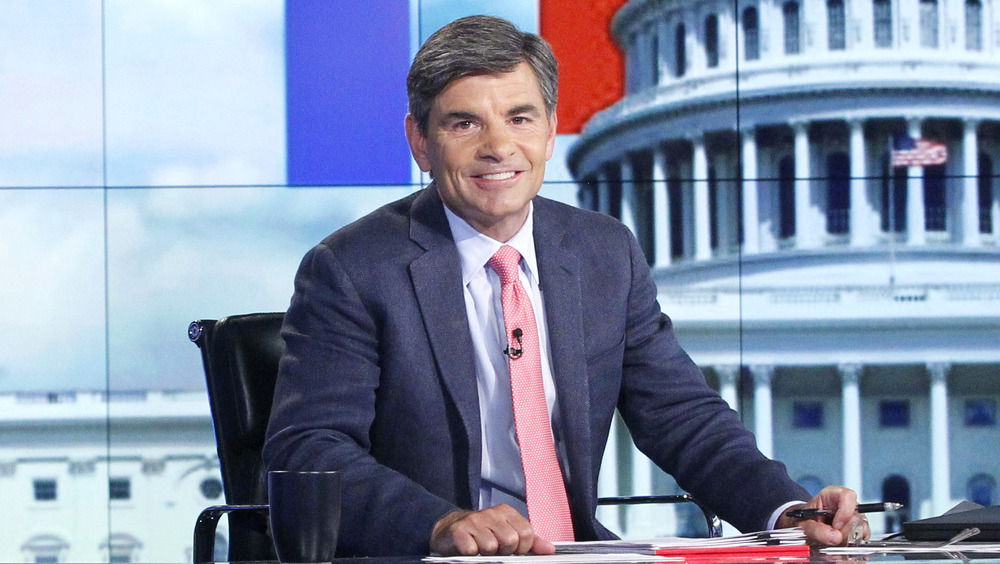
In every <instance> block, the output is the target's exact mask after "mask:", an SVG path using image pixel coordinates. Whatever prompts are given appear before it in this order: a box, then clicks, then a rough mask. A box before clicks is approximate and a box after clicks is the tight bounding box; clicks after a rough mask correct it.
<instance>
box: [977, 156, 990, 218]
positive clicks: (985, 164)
mask: <svg viewBox="0 0 1000 564" xmlns="http://www.w3.org/2000/svg"><path fill="white" fill-rule="evenodd" d="M978 181H979V232H980V233H993V216H992V215H991V214H990V206H991V205H992V200H993V159H991V158H990V156H989V155H987V154H986V153H979V176H978Z"/></svg>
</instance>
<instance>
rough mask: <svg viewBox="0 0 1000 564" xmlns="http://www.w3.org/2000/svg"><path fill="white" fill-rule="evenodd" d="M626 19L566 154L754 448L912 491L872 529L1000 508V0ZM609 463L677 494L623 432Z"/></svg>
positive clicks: (827, 477) (878, 2) (610, 485)
mask: <svg viewBox="0 0 1000 564" xmlns="http://www.w3.org/2000/svg"><path fill="white" fill-rule="evenodd" d="M612 33H613V35H614V37H615V39H616V41H617V42H618V44H619V45H620V46H621V49H622V51H623V53H624V57H625V96H624V98H622V99H621V100H620V101H618V102H617V103H615V104H614V105H612V106H611V107H609V108H607V109H605V110H603V111H601V112H599V113H597V114H596V115H595V116H594V117H593V118H591V120H590V121H589V122H588V123H587V124H586V125H585V127H584V129H583V132H582V134H581V135H580V136H579V137H578V139H577V140H576V142H575V143H574V145H573V146H572V147H571V148H570V150H569V154H568V166H569V169H570V171H571V173H572V174H573V177H574V178H575V179H576V181H577V182H578V184H579V186H580V202H581V206H582V207H586V208H589V209H593V210H598V211H601V212H603V213H607V214H610V215H613V216H615V217H617V218H619V219H621V221H623V222H624V223H625V224H626V225H628V226H630V227H631V228H632V231H633V233H635V234H636V236H637V238H638V239H639V241H640V244H641V245H642V247H643V249H644V251H645V253H646V256H647V258H648V260H649V262H650V264H651V265H652V266H653V267H654V276H655V278H656V281H657V284H658V286H659V299H660V304H661V307H662V308H663V311H664V312H665V313H667V314H668V315H669V316H671V318H672V320H673V322H674V324H675V330H676V332H677V335H678V338H679V339H680V342H681V344H682V345H683V346H684V347H685V348H686V350H687V351H688V352H689V353H690V354H691V356H692V358H693V359H694V360H695V362H697V363H698V364H699V366H701V367H702V369H703V371H704V372H705V374H706V377H707V378H708V379H709V382H710V383H712V384H713V385H715V386H716V387H717V388H718V389H719V390H720V392H721V394H722V396H723V397H724V398H725V399H726V400H727V401H728V402H729V403H730V405H731V406H733V407H734V408H735V409H737V410H738V411H739V412H740V413H741V415H742V417H743V420H744V422H745V423H746V424H747V426H748V427H749V428H750V429H752V430H753V431H754V432H755V433H756V436H757V440H758V444H759V446H760V448H761V450H762V451H763V452H764V453H765V454H767V455H769V456H773V457H774V458H777V459H779V460H782V461H784V462H786V464H787V465H788V468H789V472H790V474H791V475H792V477H793V478H794V479H796V480H797V481H799V482H800V483H801V484H803V485H804V486H805V487H806V488H807V489H809V490H810V491H816V490H818V489H819V487H821V486H822V485H825V484H830V483H834V484H837V483H839V484H844V485H847V486H849V487H851V488H854V489H856V490H857V491H858V492H859V494H860V497H861V498H862V500H863V501H875V500H886V501H899V502H902V503H904V504H906V509H905V510H903V511H902V512H901V514H894V515H890V514H886V515H885V516H884V517H883V516H872V517H871V522H872V528H873V531H874V532H881V531H888V530H895V529H897V528H898V527H899V523H900V522H901V521H903V520H907V519H911V518H921V517H929V516H932V515H938V514H940V513H942V512H944V511H946V510H947V509H949V508H950V507H952V506H953V505H954V504H956V503H958V502H959V501H961V500H963V499H968V500H971V501H975V502H978V503H981V504H998V503H1000V491H998V489H997V478H998V477H1000V458H998V457H997V456H996V445H997V444H1000V433H998V431H997V403H998V398H1000V178H998V177H997V175H998V170H1000V10H998V9H997V6H995V5H994V4H993V3H992V2H991V0H787V1H786V0H759V1H753V0H751V1H747V0H740V2H727V1H712V0H705V1H693V0H633V1H630V2H628V3H627V4H626V5H625V6H624V7H623V8H621V10H620V11H618V13H617V14H616V15H615V17H614V19H613V22H612ZM897 139H902V140H903V143H902V144H894V143H895V140H897ZM894 148H896V149H905V148H910V149H913V150H914V151H916V152H913V151H911V152H910V153H900V154H899V156H900V157H904V156H909V157H911V159H915V160H910V161H896V162H893V159H892V150H893V149H894ZM924 148H930V149H932V150H929V151H921V149H924ZM899 164H902V165H904V166H896V165H899ZM906 164H913V165H914V166H905V165H906ZM617 432H618V433H619V434H620V435H624V434H625V431H624V430H623V429H621V428H619V429H618V431H617ZM605 464H606V469H607V468H608V467H609V466H610V467H613V468H618V469H619V472H623V473H627V474H629V475H630V477H631V488H632V492H633V493H650V492H653V493H670V491H671V485H670V484H669V483H668V482H667V481H666V480H665V479H664V478H663V477H662V476H660V475H659V473H658V471H654V470H653V469H651V467H650V464H649V463H648V461H646V460H645V459H644V458H643V457H642V456H641V455H639V454H638V453H636V452H634V451H633V450H632V449H630V448H629V447H628V443H627V442H626V441H625V440H623V439H622V437H619V440H618V442H617V444H615V443H614V442H612V444H611V445H610V446H609V452H608V453H607V454H606V457H605ZM603 476H604V477H606V479H607V481H606V482H603V483H602V487H603V488H604V491H612V490H613V489H614V488H615V486H617V485H619V484H621V483H622V481H621V479H620V477H615V472H613V471H606V472H604V473H603ZM673 487H674V488H676V486H673ZM626 493H627V492H626ZM602 510H606V509H603V508H602ZM606 511H610V510H606ZM639 513H641V511H640V512H636V514H635V515H634V517H635V518H633V516H626V515H623V514H619V515H617V516H615V515H612V520H614V518H615V517H617V518H618V519H619V524H620V525H621V526H622V527H623V528H625V529H634V528H635V527H636V526H641V523H642V522H644V521H646V519H643V518H642V517H641V516H640V515H639ZM612 524H614V523H612ZM650 532H654V533H655V531H650Z"/></svg>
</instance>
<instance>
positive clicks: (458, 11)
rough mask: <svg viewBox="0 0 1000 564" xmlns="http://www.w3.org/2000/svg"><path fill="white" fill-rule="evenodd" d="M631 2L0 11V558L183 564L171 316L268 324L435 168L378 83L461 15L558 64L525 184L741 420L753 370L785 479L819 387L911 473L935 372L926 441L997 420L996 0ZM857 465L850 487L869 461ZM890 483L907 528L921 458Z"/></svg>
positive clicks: (803, 465) (873, 489)
mask: <svg viewBox="0 0 1000 564" xmlns="http://www.w3.org/2000/svg"><path fill="white" fill-rule="evenodd" d="M654 4H659V3H654V2H642V1H631V2H624V1H623V0H593V1H584V0H511V1H505V2H495V1H489V0H409V1H407V0H384V1H378V2H340V1H332V0H326V1H325V0H285V1H280V0H260V1H255V2H245V1H242V0H222V1H213V2H205V1H201V0H178V1H169V2H168V1H159V0H138V1H135V0H72V1H64V0H33V1H32V2H23V1H20V0H0V326H2V327H4V328H5V331H4V338H3V346H2V347H0V404H2V405H3V406H5V407H0V436H3V437H4V439H3V440H0V495H2V496H3V499H4V500H5V506H6V507H7V508H8V509H7V510H5V511H4V513H3V514H0V528H2V529H3V530H5V531H14V532H15V534H13V535H4V537H3V540H0V560H10V561H14V560H18V561H20V560H24V561H49V562H53V561H110V560H112V559H114V560H116V561H159V562H183V561H189V560H190V558H191V552H190V551H191V545H190V543H191V541H190V538H191V534H190V532H191V527H192V526H193V523H194V517H195V516H196V515H197V512H198V511H199V510H200V509H201V508H202V507H204V506H207V505H211V504H213V503H220V502H221V501H222V499H221V482H220V481H219V473H218V461H217V459H215V458H214V457H215V444H214V435H213V432H212V428H211V420H210V417H209V414H208V408H207V402H206V399H205V383H204V373H203V370H202V365H201V358H200V354H199V351H198V350H197V349H196V347H195V346H194V345H193V344H191V343H190V342H189V340H188V338H187V335H186V329H187V326H188V324H189V323H190V322H191V321H193V320H196V319H217V318H220V317H224V316H226V315H231V314H238V313H251V312H263V311H282V310H284V309H285V308H286V307H287V304H288V301H289V299H290V297H291V293H292V281H293V277H294V274H295V271H296V268H297V266H298V263H299V261H300V260H301V258H302V256H303V255H304V253H305V252H306V251H308V250H309V249H310V248H311V247H312V246H313V245H315V244H316V243H318V242H319V241H321V240H322V239H323V238H324V237H325V236H326V235H328V234H330V233H331V232H333V231H335V230H336V229H338V228H340V227H342V226H344V225H347V224H349V223H350V222H352V221H354V220H356V219H358V218H360V217H362V216H363V215H365V214H367V213H368V212H370V211H372V210H374V209H376V208H377V207H379V206H381V205H383V204H386V203H388V202H391V201H394V200H396V199H399V198H401V197H403V196H406V195H407V194H410V193H412V192H413V191H415V190H419V189H421V188H423V187H425V186H426V185H427V184H428V183H429V182H430V179H429V178H428V176H427V175H426V174H423V173H421V172H420V171H419V169H418V168H417V167H416V165H415V163H414V162H413V160H412V158H411V157H410V155H409V149H408V146H407V144H406V140H405V137H404V135H403V119H404V116H405V114H406V110H407V108H406V104H407V101H406V95H405V75H406V72H407V69H408V66H409V63H410V60H411V59H412V56H413V54H414V53H415V52H416V49H417V48H418V47H419V45H420V44H421V43H422V42H423V40H424V39H426V37H428V36H429V35H430V34H431V33H433V32H434V31H435V30H437V29H438V28H440V27H441V26H442V25H444V24H445V23H447V22H449V21H451V20H453V19H455V18H457V17H460V16H464V15H470V14H477V13H486V14H492V15H497V16H502V17H505V18H507V19H509V20H511V21H513V22H514V23H515V24H516V25H517V26H518V27H519V28H521V29H522V30H526V31H532V32H537V33H540V34H541V35H543V36H544V37H546V38H547V39H548V40H549V41H550V42H551V43H552V45H553V46H554V48H555V50H556V53H557V56H558V57H559V58H560V62H561V72H562V80H561V96H560V106H559V109H558V115H559V124H560V125H559V135H558V136H557V141H556V151H555V155H554V156H553V158H552V159H551V161H550V162H549V163H548V167H547V172H546V182H545V184H544V186H543V187H542V190H541V194H542V195H543V196H546V197H549V198H552V199H555V200H558V201H561V202H564V203H568V204H570V205H574V206H579V207H585V208H589V209H593V210H597V211H602V212H604V213H608V214H611V215H613V216H615V217H617V218H619V219H620V220H622V221H623V222H625V223H626V224H627V225H629V226H630V227H631V228H632V229H633V232H634V233H635V234H636V236H637V237H638V239H639V241H640V245H641V246H642V248H643V250H644V252H645V253H646V255H647V258H648V260H649V262H650V264H651V265H652V266H653V268H654V275H655V277H656V280H657V282H658V284H659V285H660V301H661V306H662V307H663V309H664V311H665V312H666V313H668V314H670V315H671V316H673V317H674V318H675V319H674V320H675V323H676V326H677V333H678V336H679V338H680V340H681V342H682V344H684V345H685V347H687V348H688V349H689V352H690V353H691V355H692V357H693V358H694V359H695V360H696V362H698V363H699V365H701V366H702V367H703V369H704V371H705V373H706V378H708V380H709V382H710V383H711V384H712V385H713V386H715V387H716V388H719V389H720V390H721V391H723V395H724V397H725V396H726V393H732V394H733V395H731V396H729V397H727V399H730V400H731V403H733V404H734V406H735V407H737V408H738V409H739V410H740V411H741V414H743V417H744V421H745V423H746V424H747V426H748V427H750V428H752V429H753V430H755V431H761V432H763V431H765V429H764V428H763V427H760V423H759V422H758V421H759V420H760V418H758V417H756V412H757V411H759V410H760V409H761V404H759V403H755V401H754V389H755V388H756V386H758V385H759V383H760V382H764V381H767V382H770V383H771V384H770V386H771V387H770V390H771V392H773V394H774V403H773V406H774V407H773V409H774V415H773V421H774V424H773V427H770V428H769V429H770V430H769V431H768V432H772V431H773V435H771V436H769V440H770V441H771V442H770V443H765V444H766V445H767V446H770V447H771V448H773V450H772V454H774V455H775V456H776V457H779V458H785V457H788V458H789V459H790V460H789V467H790V468H791V469H792V471H793V472H794V473H795V475H794V476H793V477H795V478H796V479H800V478H801V480H800V481H801V482H802V483H808V484H810V485H812V484H815V483H829V482H844V481H845V480H850V479H853V475H852V474H850V471H849V470H845V469H844V466H843V465H842V464H841V461H840V460H839V459H838V460H837V461H835V463H833V464H825V465H819V466H816V465H813V466H810V464H811V462H810V460H811V459H810V457H808V456H801V457H798V458H797V453H798V452H800V451H801V450H802V448H801V447H803V446H804V445H807V444H820V445H824V448H827V447H828V448H829V449H830V450H838V449H840V448H842V447H843V446H844V444H845V439H844V435H843V433H844V432H845V431H844V430H843V429H844V428H845V427H844V418H845V417H847V415H845V414H844V412H843V409H842V407H843V406H842V403H841V402H842V401H843V397H844V396H843V389H844V387H843V386H844V382H845V381H849V380H850V376H848V377H846V378H847V379H846V380H845V376H844V374H858V373H860V374H862V376H861V384H860V386H861V391H860V394H861V397H862V398H867V399H863V400H862V403H861V405H860V415H859V416H858V417H859V425H861V426H862V428H865V429H867V428H869V427H868V425H869V422H871V426H875V425H876V423H875V422H877V421H878V420H879V418H880V417H881V416H883V415H884V412H885V411H886V410H888V411H891V412H892V413H895V414H897V415H898V414H899V413H903V412H905V415H906V417H907V421H910V420H913V421H915V422H919V425H917V424H916V423H915V424H914V425H912V426H910V427H907V428H906V429H908V430H905V431H900V432H905V433H911V434H912V436H911V437H910V438H912V440H913V441H914V444H918V445H920V448H919V449H916V451H915V452H920V453H923V454H921V455H920V457H918V458H919V460H918V461H917V462H919V461H922V460H925V459H926V458H927V456H926V455H927V454H928V453H930V452H931V451H932V450H933V449H934V448H936V447H935V446H934V442H933V440H932V433H931V430H930V428H931V427H932V426H933V425H935V423H932V422H931V418H932V416H933V414H934V413H940V412H936V411H934V409H936V407H935V406H933V405H932V400H931V397H930V389H931V386H932V382H933V381H934V378H937V377H938V376H936V375H937V374H941V373H942V372H941V370H943V371H944V372H943V374H944V376H943V378H945V379H946V380H947V381H949V382H950V383H951V384H952V388H951V390H952V396H950V399H948V400H947V402H948V403H947V407H948V409H950V410H951V412H952V413H953V420H954V421H955V422H957V423H953V424H957V425H959V426H963V425H964V423H963V421H964V419H963V418H962V416H960V415H954V414H962V413H966V414H968V413H973V416H972V417H973V419H974V421H975V423H974V424H973V425H972V427H973V428H974V429H973V431H974V432H979V431H983V429H985V430H986V431H985V432H987V433H994V432H995V431H994V426H995V411H996V402H997V400H998V398H1000V358H998V357H997V353H996V352H995V350H993V349H996V347H995V343H996V342H998V341H996V340H993V341H992V344H991V340H992V339H994V338H996V339H1000V331H997V330H996V329H995V322H996V321H998V320H1000V300H997V298H996V296H997V295H1000V294H998V290H997V286H996V280H997V279H998V276H1000V267H998V264H1000V261H998V260H997V259H998V255H997V248H998V245H1000V236H998V233H1000V195H998V194H1000V180H998V179H997V175H998V172H997V171H998V170H1000V102H998V97H997V96H998V94H997V93H998V92H1000V82H998V79H997V78H996V77H997V76H1000V67H998V63H996V61H997V60H1000V58H998V57H997V55H998V53H1000V32H998V30H1000V15H998V14H995V13H994V11H995V10H993V8H995V6H993V5H992V4H991V3H990V2H988V1H985V0H929V1H922V2H920V3H919V6H917V5H916V4H915V3H904V2H895V1H890V0H873V1H871V2H861V1H845V2H840V1H839V0H831V1H829V2H827V1H823V2H816V1H812V0H801V1H796V0H793V1H787V2H778V1H775V0H761V1H759V2H751V1H749V0H739V1H734V2H719V3H717V4H716V5H712V4H711V3H697V5H695V4H696V3H695V2H688V1H687V0H677V1H676V2H674V4H675V5H676V6H673V7H672V8H671V9H670V10H665V9H660V8H657V7H655V6H654ZM910 4H913V5H912V6H911V5H910ZM911 8H912V10H911ZM907 10H910V11H911V12H912V13H910V12H908V11H907ZM616 14H617V15H616ZM612 30H613V32H612ZM614 34H617V37H615V38H613V37H612V36H613V35H614ZM915 85H919V86H920V87H919V88H914V86H915ZM941 151H943V152H944V154H945V156H944V160H943V161H942V160H940V158H941ZM896 152H899V153H900V156H899V158H900V159H902V160H900V161H898V162H897V161H895V160H894V159H895V158H896ZM906 152H909V153H907V154H909V155H910V156H911V157H913V158H925V159H931V160H928V161H927V162H926V163H924V164H916V165H914V164H912V163H910V164H907V163H906V162H904V161H905V155H903V153H906ZM935 158H937V159H939V160H936V161H933V162H931V161H932V160H933V159H935ZM748 210H749V211H748ZM928 249H930V250H931V251H930V252H928V251H927V250H928ZM803 257H804V258H803ZM956 257H959V258H956ZM796 260H799V261H800V262H798V263H796V262H795V261H796ZM943 273H947V276H946V275H944V274H943ZM865 304H868V305H865ZM921 304H926V306H925V309H923V310H921V309H919V308H920V307H921ZM857 312H862V313H863V315H861V314H858V313H857ZM859 315H860V316H859ZM830 320H835V322H834V323H831V322H830ZM928 320H933V323H930V325H928V329H927V330H926V331H917V332H914V333H912V334H907V335H908V336H906V335H904V337H903V338H902V339H901V340H894V338H893V336H892V335H894V334H895V333H893V331H894V330H895V328H897V327H904V326H907V325H908V324H909V325H910V326H922V325H921V324H926V323H927V321H928ZM991 323H992V324H993V325H991ZM817 328H818V329H817ZM928 350H929V351H932V354H929V355H927V356H926V358H925V357H923V356H919V355H917V357H915V356H914V355H913V354H912V353H913V351H928ZM852 351H854V352H852ZM858 351H861V352H860V353H859V352H858ZM991 351H992V352H991ZM918 357H919V358H918ZM927 359H931V360H927ZM932 361H933V362H932ZM929 363H930V364H929ZM859 364H860V365H862V366H865V367H868V368H862V369H861V370H860V372H856V371H855V368H854V367H855V366H857V365H859ZM931 365H933V366H931ZM928 366H931V368H928ZM942 366H944V367H945V368H941V367H942ZM866 375H867V376H866ZM885 402H889V403H885ZM893 402H896V403H893ZM970 402H971V403H970ZM786 412H787V413H786ZM4 413H6V415H5V414H4ZM900 417H901V416H900ZM940 419H941V418H939V420H938V421H939V423H940ZM816 421H819V424H818V428H820V429H821V431H819V433H820V434H821V435H822V436H821V437H820V438H819V439H818V440H816V441H813V440H812V439H810V438H809V437H810V436H811V435H808V436H807V435H805V434H803V433H809V432H813V431H810V429H816V428H817V424H816V423H815V422H816ZM983 421H987V422H989V421H993V423H992V424H982V422H983ZM803 422H805V423H803ZM966 426H967V425H966ZM871 428H874V427H871ZM963 428H964V427H963ZM894 431H899V428H898V427H893V428H892V429H891V430H890V432H894ZM622 433H623V434H624V433H625V432H624V431H622ZM907 436H910V435H907ZM976 436H978V435H976ZM976 436H973V435H968V436H965V435H961V436H959V437H958V438H957V439H955V440H954V441H953V446H952V449H953V452H954V453H955V455H956V457H957V456H958V454H961V455H962V456H963V457H964V458H966V459H973V460H974V462H971V463H968V464H965V463H956V464H955V465H953V471H952V477H951V482H950V483H949V484H950V485H949V487H950V488H951V489H952V490H954V491H964V490H965V488H966V487H967V486H968V487H969V488H973V486H975V487H974V488H973V489H971V490H969V491H970V492H971V491H974V492H978V493H976V495H978V496H979V499H981V500H987V501H989V500H992V503H994V504H995V503H997V498H996V497H995V496H996V493H995V492H996V484H995V476H998V475H1000V468H997V467H996V464H995V463H988V462H983V463H981V464H980V463H979V462H975V459H976V457H975V454H976V453H975V448H973V446H971V445H974V441H975V440H977V439H976ZM990 436H993V435H990ZM7 437H9V440H8V438H7ZM887 437H888V438H887ZM963 437H964V438H963ZM619 438H621V437H619ZM892 440H893V439H892V437H889V436H888V435H877V436H874V438H872V439H870V440H867V439H866V441H867V442H866V446H864V448H863V449H862V452H863V453H865V454H866V455H867V453H869V451H870V450H872V449H876V450H877V449H879V448H882V447H881V446H880V445H884V444H891V442H892ZM616 441H617V442H615V444H616V445H617V446H616V447H615V448H616V449H617V450H616V451H615V452H616V454H615V455H614V456H617V457H618V458H619V459H620V461H622V465H621V466H620V467H621V468H622V469H623V470H622V473H623V474H624V473H625V472H626V470H625V469H627V468H630V465H631V462H627V463H626V461H627V460H629V461H630V460H631V456H632V454H629V450H628V449H629V447H628V446H627V442H623V441H621V440H618V439H616ZM935 452H936V451H935ZM813 459H815V457H813ZM868 460H869V462H870V463H869V462H866V465H865V470H864V471H863V472H862V474H861V476H862V478H863V481H864V484H865V488H866V489H864V490H863V491H862V493H863V494H864V495H863V497H865V498H875V497H879V496H881V495H882V494H883V486H884V484H885V478H886V476H894V475H895V474H893V472H894V470H893V468H892V465H891V464H890V463H889V462H886V461H882V460H876V459H875V458H874V456H872V457H870V458H869V459H868ZM963 464H964V465H963ZM991 464H992V465H991ZM918 465H919V464H918ZM977 468H978V470H977ZM991 478H992V479H993V480H994V481H993V482H990V481H989V480H990V479H991ZM633 479H638V480H639V481H640V482H642V483H643V484H645V485H642V486H641V487H640V486H636V485H635V484H633V483H632V482H633ZM903 479H904V480H907V482H906V484H907V487H912V489H913V492H914V499H913V502H914V503H913V504H914V506H915V507H917V508H920V507H923V510H926V511H930V510H931V508H932V505H933V500H932V498H933V495H934V494H933V492H935V491H937V490H938V489H940V485H937V486H935V484H934V483H933V481H932V480H931V478H930V469H929V468H928V469H926V470H920V471H919V472H917V475H914V476H904V477H903ZM974 479H975V480H978V481H975V480H974ZM602 483H605V484H611V485H610V486H607V487H613V488H619V487H620V488H622V490H623V491H622V493H632V492H637V491H638V489H641V488H642V487H645V488H647V489H650V490H657V491H660V490H670V489H672V488H675V487H676V486H675V485H673V484H672V482H670V481H669V480H667V479H665V478H664V477H662V476H660V475H659V474H654V475H653V476H652V477H650V476H645V475H638V477H637V475H635V474H634V473H633V474H630V475H628V476H619V477H616V478H613V479H611V480H610V482H602ZM893 483H896V482H893ZM991 484H992V485H991ZM810 487H811V486H810ZM935 488H937V489H935ZM625 490H628V491H625ZM894 491H895V490H894ZM7 492H10V497H8V493H7ZM983 492H986V493H983ZM608 493H612V492H608ZM639 493H641V492H639ZM970 495H971V494H970ZM990 496H994V497H990ZM921 503H923V504H924V506H921V505H920V504H921ZM10 508H13V509H12V510H11V509H10ZM633 517H634V516H633ZM682 517H683V516H682ZM678 519H681V520H682V521H683V519H682V518H681V517H679V518H678ZM5 520H6V521H5ZM612 520H613V521H614V523H616V526H617V527H618V528H619V529H621V530H624V529H627V528H628V526H629V523H630V521H629V520H628V518H627V515H626V514H624V513H615V514H614V516H613V517H612ZM688 521H690V519H689V520H688ZM688 521H684V522H688ZM682 524H683V523H682ZM681 528H683V527H681ZM224 536H225V528H223V535H222V538H223V540H222V541H220V542H221V543H222V544H221V545H220V551H221V550H224V548H225V542H224Z"/></svg>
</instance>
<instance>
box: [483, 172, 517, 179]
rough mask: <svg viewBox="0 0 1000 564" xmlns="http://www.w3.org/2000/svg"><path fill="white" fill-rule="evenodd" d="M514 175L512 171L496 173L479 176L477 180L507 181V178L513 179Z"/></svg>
mask: <svg viewBox="0 0 1000 564" xmlns="http://www.w3.org/2000/svg"><path fill="white" fill-rule="evenodd" d="M516 174H517V173H516V172H514V171H507V172H497V173H494V174H480V175H479V178H482V179H484V180H507V179H508V178H514V176H515V175H516Z"/></svg>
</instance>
